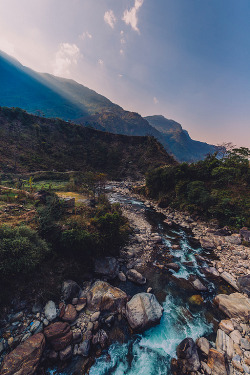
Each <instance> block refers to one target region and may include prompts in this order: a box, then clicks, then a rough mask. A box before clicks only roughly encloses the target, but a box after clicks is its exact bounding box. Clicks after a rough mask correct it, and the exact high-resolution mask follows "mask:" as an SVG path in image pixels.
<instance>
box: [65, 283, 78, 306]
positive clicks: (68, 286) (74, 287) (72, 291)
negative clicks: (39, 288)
mask: <svg viewBox="0 0 250 375" xmlns="http://www.w3.org/2000/svg"><path fill="white" fill-rule="evenodd" d="M80 290H81V288H80V286H79V285H78V284H77V283H76V282H75V281H73V280H67V281H64V282H63V284H62V300H63V301H65V302H66V303H67V302H71V301H72V299H73V298H76V297H78V295H79V292H80Z"/></svg>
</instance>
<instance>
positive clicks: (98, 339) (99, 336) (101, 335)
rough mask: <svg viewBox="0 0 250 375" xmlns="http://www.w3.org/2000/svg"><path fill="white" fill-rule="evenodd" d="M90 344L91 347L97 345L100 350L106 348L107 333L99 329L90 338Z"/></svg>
mask: <svg viewBox="0 0 250 375" xmlns="http://www.w3.org/2000/svg"><path fill="white" fill-rule="evenodd" d="M92 343H93V345H97V344H99V345H100V346H101V348H102V349H104V348H105V346H107V343H108V335H107V333H106V332H105V331H104V330H103V329H100V330H99V331H98V332H97V333H96V334H95V335H94V336H93V338H92Z"/></svg>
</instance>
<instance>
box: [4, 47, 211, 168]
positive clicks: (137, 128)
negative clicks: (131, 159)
mask: <svg viewBox="0 0 250 375" xmlns="http://www.w3.org/2000/svg"><path fill="white" fill-rule="evenodd" d="M0 106H6V107H20V108H22V109H24V110H26V111H27V112H29V113H32V114H36V115H40V116H44V117H48V118H61V119H63V120H66V121H73V122H75V123H78V124H81V125H84V126H89V127H93V128H95V129H98V130H102V131H108V132H112V133H115V134H125V135H139V136H143V135H151V136H154V137H155V138H156V139H158V140H159V141H160V142H161V143H162V145H163V146H164V147H165V149H166V150H167V151H168V152H169V153H171V154H172V155H173V156H174V157H175V158H176V159H177V160H179V161H188V162H190V161H196V160H199V159H202V158H204V157H205V155H206V154H207V153H208V152H211V150H212V149H213V148H212V147H213V146H210V145H207V144H206V143H202V142H197V141H193V140H192V139H191V138H190V137H189V136H188V133H187V132H185V131H184V130H182V128H181V125H180V124H178V123H175V121H173V120H167V121H171V122H172V123H171V126H170V123H169V126H170V127H171V131H170V128H169V129H168V130H167V128H166V124H160V121H159V120H158V121H155V116H150V117H149V118H143V117H142V116H140V115H139V114H138V113H135V112H129V111H125V110H124V109H123V108H122V107H120V106H119V105H117V104H114V103H112V102H111V101H110V100H109V99H107V98H106V97H104V96H103V95H100V94H98V93H96V92H95V91H93V90H91V89H89V88H87V87H85V86H83V85H81V84H79V83H77V82H75V81H74V80H72V79H66V78H60V77H56V76H53V75H51V74H48V73H37V72H35V71H33V70H32V69H29V68H27V67H24V66H23V65H22V64H20V63H19V62H18V61H17V60H16V59H14V58H11V57H10V56H8V55H7V54H5V53H3V52H1V51H0ZM156 117H158V116H156ZM176 124H178V126H179V130H178V131H177V128H176V126H177V125H176ZM178 126H177V127H178ZM175 128H176V129H175Z"/></svg>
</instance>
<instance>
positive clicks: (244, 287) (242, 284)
mask: <svg viewBox="0 0 250 375" xmlns="http://www.w3.org/2000/svg"><path fill="white" fill-rule="evenodd" d="M237 286H238V287H239V289H240V291H241V292H242V293H246V294H247V295H248V297H250V275H246V276H241V277H238V280H237Z"/></svg>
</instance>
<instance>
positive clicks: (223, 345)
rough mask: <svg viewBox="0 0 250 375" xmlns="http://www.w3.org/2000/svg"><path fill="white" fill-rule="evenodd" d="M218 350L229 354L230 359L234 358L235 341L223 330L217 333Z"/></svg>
mask: <svg viewBox="0 0 250 375" xmlns="http://www.w3.org/2000/svg"><path fill="white" fill-rule="evenodd" d="M216 349H217V350H219V351H223V352H225V353H227V355H228V357H229V358H232V357H233V355H234V344H233V339H232V338H231V337H229V336H228V335H227V334H226V333H225V332H224V331H222V330H221V329H218V331H217V337H216Z"/></svg>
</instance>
